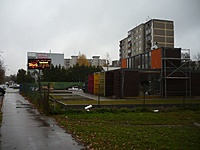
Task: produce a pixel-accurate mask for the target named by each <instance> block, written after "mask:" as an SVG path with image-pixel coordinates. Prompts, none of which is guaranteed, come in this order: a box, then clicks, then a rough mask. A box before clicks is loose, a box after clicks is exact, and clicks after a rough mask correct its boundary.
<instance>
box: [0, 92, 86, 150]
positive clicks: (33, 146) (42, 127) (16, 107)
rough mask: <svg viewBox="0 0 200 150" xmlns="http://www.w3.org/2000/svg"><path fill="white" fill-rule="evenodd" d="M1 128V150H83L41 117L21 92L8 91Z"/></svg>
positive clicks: (54, 124)
mask: <svg viewBox="0 0 200 150" xmlns="http://www.w3.org/2000/svg"><path fill="white" fill-rule="evenodd" d="M2 111H3V121H2V125H1V127H0V150H80V149H82V148H84V147H83V146H81V145H79V144H78V143H77V142H76V141H75V140H74V139H73V138H72V137H71V135H70V134H67V133H66V132H65V131H64V130H63V129H62V128H60V127H58V126H57V125H56V123H55V122H54V120H53V119H52V118H49V117H46V116H42V115H40V114H39V113H38V111H37V110H35V109H33V108H32V107H31V104H30V103H29V102H28V101H27V100H25V99H24V98H23V97H22V96H21V95H20V94H19V93H18V92H16V91H14V90H13V89H7V92H6V94H5V96H4V102H3V107H2Z"/></svg>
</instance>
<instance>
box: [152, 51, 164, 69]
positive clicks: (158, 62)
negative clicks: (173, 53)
mask: <svg viewBox="0 0 200 150" xmlns="http://www.w3.org/2000/svg"><path fill="white" fill-rule="evenodd" d="M161 52H162V49H161V48H158V49H155V50H152V51H151V69H161V67H162V58H161V57H162V54H161Z"/></svg>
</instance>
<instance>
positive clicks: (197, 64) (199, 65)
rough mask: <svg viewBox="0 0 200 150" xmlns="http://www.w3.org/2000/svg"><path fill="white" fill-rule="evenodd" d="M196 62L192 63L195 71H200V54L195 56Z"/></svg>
mask: <svg viewBox="0 0 200 150" xmlns="http://www.w3.org/2000/svg"><path fill="white" fill-rule="evenodd" d="M194 59H195V61H193V62H192V65H193V68H194V70H200V53H197V55H195V56H194Z"/></svg>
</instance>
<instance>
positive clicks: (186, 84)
mask: <svg viewBox="0 0 200 150" xmlns="http://www.w3.org/2000/svg"><path fill="white" fill-rule="evenodd" d="M190 62H191V61H190V50H189V49H181V48H174V49H172V48H170V49H168V48H163V49H162V67H161V79H162V82H161V93H162V96H163V97H167V96H175V95H178V96H183V97H188V96H189V97H191V65H190Z"/></svg>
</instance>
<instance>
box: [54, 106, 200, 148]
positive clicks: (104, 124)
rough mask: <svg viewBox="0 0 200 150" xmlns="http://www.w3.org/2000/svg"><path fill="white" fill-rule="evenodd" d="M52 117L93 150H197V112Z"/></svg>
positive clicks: (77, 113) (123, 111)
mask: <svg viewBox="0 0 200 150" xmlns="http://www.w3.org/2000/svg"><path fill="white" fill-rule="evenodd" d="M148 110H150V109H148ZM54 118H55V119H56V120H57V121H58V122H59V123H60V124H61V125H62V126H63V127H64V128H65V129H66V130H67V131H69V132H70V133H72V134H74V135H76V137H78V138H80V139H82V141H83V142H84V143H85V144H86V145H89V146H90V148H94V149H106V150H108V149H112V150H114V149H116V150H119V149H120V150H130V149H185V150H188V149H190V150H192V149H194V150H195V149H200V142H199V139H200V127H199V126H195V125H194V124H195V123H200V110H199V109H198V110H179V109H168V110H167V111H162V112H159V113H153V112H152V111H151V112H143V111H142V109H140V110H129V109H120V110H115V109H97V110H91V111H90V112H85V111H80V110H79V111H78V110H77V111H76V110H74V111H73V110H71V111H67V112H65V113H64V114H62V115H55V116H54Z"/></svg>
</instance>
